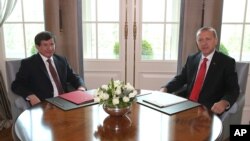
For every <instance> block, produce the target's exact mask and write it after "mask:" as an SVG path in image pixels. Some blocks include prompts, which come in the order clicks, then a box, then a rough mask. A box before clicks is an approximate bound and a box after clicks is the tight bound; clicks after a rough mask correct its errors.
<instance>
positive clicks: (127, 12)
mask: <svg viewBox="0 0 250 141" xmlns="http://www.w3.org/2000/svg"><path fill="white" fill-rule="evenodd" d="M82 11H83V13H82V15H83V18H82V19H83V22H82V24H83V48H84V49H83V50H84V70H85V79H86V84H87V86H88V87H89V88H96V87H99V86H100V85H102V84H106V83H107V82H108V81H109V80H110V79H111V78H113V79H119V80H123V81H126V82H129V83H131V84H132V85H135V87H136V88H144V89H159V87H160V86H161V85H163V84H164V83H165V82H166V81H167V79H168V77H169V78H171V77H172V75H174V74H175V73H176V60H177V46H178V45H177V43H178V37H179V36H178V33H179V15H180V0H83V1H82ZM169 74H170V75H171V76H169ZM152 82H153V83H152Z"/></svg>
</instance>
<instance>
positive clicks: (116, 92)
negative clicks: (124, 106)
mask: <svg viewBox="0 0 250 141" xmlns="http://www.w3.org/2000/svg"><path fill="white" fill-rule="evenodd" d="M115 94H116V95H120V94H121V87H120V86H118V87H117V88H116V90H115Z"/></svg>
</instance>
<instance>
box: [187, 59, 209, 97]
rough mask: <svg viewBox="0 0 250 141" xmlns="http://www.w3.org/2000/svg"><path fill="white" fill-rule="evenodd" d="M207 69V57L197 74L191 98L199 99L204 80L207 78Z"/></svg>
mask: <svg viewBox="0 0 250 141" xmlns="http://www.w3.org/2000/svg"><path fill="white" fill-rule="evenodd" d="M206 69H207V58H204V59H203V62H202V63H201V66H200V69H199V72H198V74H197V78H196V80H195V83H194V86H193V89H192V91H191V94H190V97H189V99H190V100H193V101H197V100H198V98H199V94H200V91H201V87H202V85H203V81H204V78H205V74H206Z"/></svg>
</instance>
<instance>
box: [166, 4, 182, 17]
mask: <svg viewBox="0 0 250 141" xmlns="http://www.w3.org/2000/svg"><path fill="white" fill-rule="evenodd" d="M166 1H167V14H166V15H167V17H166V19H167V22H179V21H180V5H181V4H180V3H181V2H180V0H166Z"/></svg>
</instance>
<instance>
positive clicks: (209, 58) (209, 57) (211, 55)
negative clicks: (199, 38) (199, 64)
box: [201, 50, 215, 61]
mask: <svg viewBox="0 0 250 141" xmlns="http://www.w3.org/2000/svg"><path fill="white" fill-rule="evenodd" d="M214 52H215V50H214V51H213V52H212V53H210V54H209V55H208V56H207V57H205V56H204V55H203V54H202V57H201V60H203V59H204V58H207V59H208V61H211V60H212V58H213V56H214Z"/></svg>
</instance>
